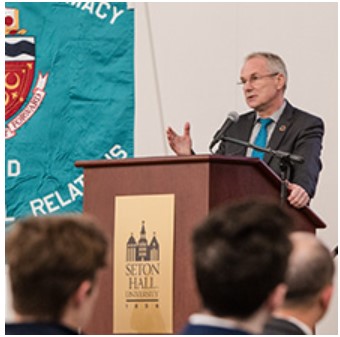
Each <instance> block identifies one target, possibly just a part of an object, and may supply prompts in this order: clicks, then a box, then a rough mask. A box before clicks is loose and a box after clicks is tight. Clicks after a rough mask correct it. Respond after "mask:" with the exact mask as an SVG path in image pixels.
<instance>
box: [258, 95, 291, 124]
mask: <svg viewBox="0 0 340 337" xmlns="http://www.w3.org/2000/svg"><path fill="white" fill-rule="evenodd" d="M286 105H287V102H286V100H284V101H283V104H282V105H281V106H280V108H279V109H278V110H276V111H275V112H274V113H273V114H272V115H271V116H270V117H269V118H271V119H272V120H273V121H274V123H277V122H278V120H279V119H280V117H281V115H282V113H283V110H284V109H285V107H286ZM260 118H261V117H260V115H259V113H258V112H256V120H255V121H256V123H257V122H258V120H259V119H260Z"/></svg>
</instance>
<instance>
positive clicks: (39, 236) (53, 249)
mask: <svg viewBox="0 0 340 337" xmlns="http://www.w3.org/2000/svg"><path fill="white" fill-rule="evenodd" d="M106 251H107V241H106V238H105V236H104V235H103V234H102V232H101V231H100V230H99V229H98V228H97V227H96V225H95V222H94V221H93V219H91V218H89V217H85V216H80V215H79V216H78V215H67V216H47V217H30V218H27V219H23V220H20V221H18V222H17V223H16V224H15V225H14V226H13V228H12V229H11V230H10V231H9V233H8V234H7V236H6V259H7V263H8V265H9V275H10V280H11V286H12V293H13V305H14V309H15V311H16V312H17V313H19V314H21V315H30V316H34V317H36V318H40V319H47V320H55V321H59V320H60V318H61V316H62V314H63V310H64V309H65V306H66V304H67V301H68V300H69V298H70V296H71V295H73V293H74V292H75V291H76V290H77V288H78V287H79V285H80V284H81V282H82V281H84V280H93V281H94V280H95V277H96V272H97V270H98V269H99V268H102V267H104V266H105V263H106Z"/></svg>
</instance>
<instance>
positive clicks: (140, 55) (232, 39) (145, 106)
mask: <svg viewBox="0 0 340 337" xmlns="http://www.w3.org/2000/svg"><path fill="white" fill-rule="evenodd" d="M134 7H135V15H136V30H135V31H136V47H135V48H136V51H135V60H136V128H135V155H136V156H158V155H168V154H171V152H170V150H169V148H168V147H167V145H166V142H165V133H164V130H165V127H166V126H167V125H171V126H173V127H174V128H175V129H176V130H178V131H181V130H182V127H183V124H184V122H185V121H190V122H191V125H192V135H193V139H194V148H195V150H196V151H197V152H199V153H207V152H208V144H209V142H210V140H211V137H212V134H213V133H214V131H215V130H216V129H217V128H218V127H219V126H220V125H221V123H222V122H223V121H224V119H225V118H226V114H227V112H229V111H232V110H236V111H239V112H244V111H246V110H247V107H246V106H245V104H244V100H243V96H242V91H241V88H239V87H237V86H236V82H237V80H238V78H239V70H240V68H241V65H242V63H243V58H244V56H245V55H246V54H248V53H250V52H253V51H272V52H274V53H277V54H279V55H281V56H282V58H283V59H284V60H285V62H286V65H287V67H288V73H289V82H288V90H287V98H288V99H289V101H290V102H291V103H292V104H293V105H295V106H297V107H300V108H302V109H304V110H306V111H309V112H312V113H314V114H316V115H319V116H321V117H322V118H323V120H324V122H325V126H326V134H325V138H324V150H323V154H322V160H323V163H324V169H323V171H322V173H321V176H320V181H319V186H318V191H317V195H316V197H315V199H314V200H313V202H312V209H313V210H314V211H315V212H317V213H318V214H319V216H320V217H321V218H322V219H323V220H324V221H325V222H326V223H327V226H328V227H327V229H325V230H322V231H319V233H318V235H319V237H320V238H322V240H323V241H324V242H325V243H326V244H327V246H329V247H330V248H333V247H334V246H335V245H336V244H337V237H338V234H337V219H338V216H337V205H338V199H337V186H338V180H337V173H338V166H337V163H338V160H337V158H338V157H337V155H338V151H337V144H338V141H337V134H338V133H337V127H338V113H337V111H338V109H337V103H338V102H337V93H338V88H337V78H338V77H337V76H338V62H337V61H338V54H337V50H338V36H337V13H338V9H337V3H307V2H305V3H269V2H268V3H148V4H146V3H135V5H134ZM147 12H148V13H149V23H150V26H149V25H148V20H147V17H148V16H147ZM149 28H150V29H149ZM151 42H152V43H151ZM152 46H153V49H152V48H151V47H152ZM153 56H154V59H153ZM154 66H155V67H154ZM155 69H156V72H155ZM158 94H159V95H158ZM158 98H159V99H158ZM337 331H338V328H337V294H336V295H335V297H334V299H333V303H332V308H331V310H330V311H329V312H328V314H327V316H326V317H325V318H324V320H323V321H322V323H320V324H319V325H318V327H317V332H318V333H319V334H337Z"/></svg>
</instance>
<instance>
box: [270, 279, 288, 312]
mask: <svg viewBox="0 0 340 337" xmlns="http://www.w3.org/2000/svg"><path fill="white" fill-rule="evenodd" d="M286 293H287V285H286V284H284V283H280V284H278V285H277V286H276V287H275V288H274V290H273V291H272V292H271V294H270V295H269V297H268V299H267V307H268V309H269V311H270V312H272V311H274V310H275V309H277V308H279V307H281V306H282V304H283V302H284V300H285V296H286Z"/></svg>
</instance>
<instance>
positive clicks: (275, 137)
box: [263, 102, 294, 164]
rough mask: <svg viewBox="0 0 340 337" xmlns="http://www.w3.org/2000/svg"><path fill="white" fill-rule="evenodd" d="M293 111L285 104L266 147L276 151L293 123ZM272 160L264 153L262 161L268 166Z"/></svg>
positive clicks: (269, 155) (270, 155)
mask: <svg viewBox="0 0 340 337" xmlns="http://www.w3.org/2000/svg"><path fill="white" fill-rule="evenodd" d="M293 110H294V108H293V107H292V106H291V105H290V104H289V103H288V102H287V105H286V107H285V109H284V110H283V113H282V115H281V117H280V119H279V120H278V122H277V124H276V126H275V129H274V131H273V133H272V136H271V137H270V140H269V143H268V147H270V148H271V149H273V150H276V149H277V148H278V147H279V145H280V143H281V141H282V139H283V137H284V136H285V134H286V132H287V130H288V129H289V127H290V125H291V123H292V121H293ZM272 158H273V155H272V154H270V153H266V154H265V156H264V158H263V160H264V161H265V162H266V163H267V164H269V163H270V161H271V160H272Z"/></svg>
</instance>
